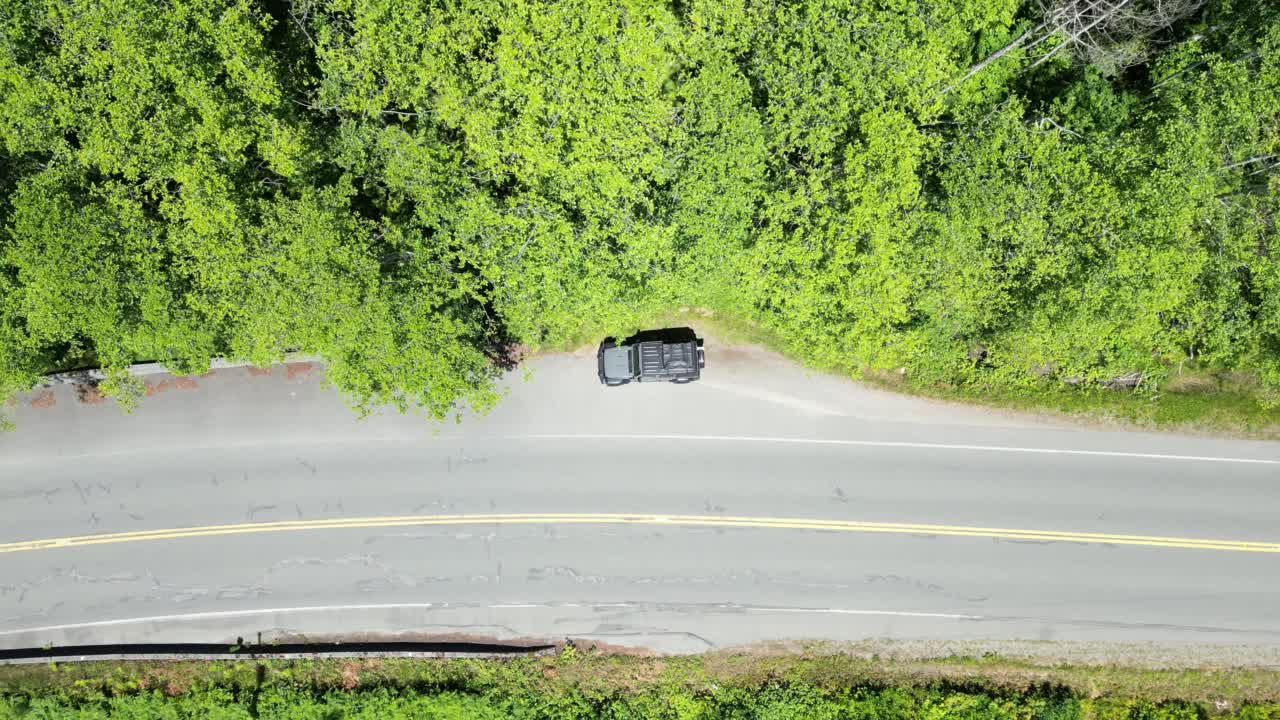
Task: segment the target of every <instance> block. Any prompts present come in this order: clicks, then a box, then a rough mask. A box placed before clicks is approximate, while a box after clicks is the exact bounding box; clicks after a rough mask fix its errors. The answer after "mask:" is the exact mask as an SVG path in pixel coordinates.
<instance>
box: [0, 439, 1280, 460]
mask: <svg viewBox="0 0 1280 720" xmlns="http://www.w3.org/2000/svg"><path fill="white" fill-rule="evenodd" d="M486 440H693V441H717V442H758V443H775V444H790V445H806V444H808V445H843V446H849V447H886V448H911V449H925V450H967V451H972V452H1006V453H1029V454H1040V455H1081V456H1094V457H1118V458H1138V459H1146V460H1191V461H1199V462H1217V463H1244V464H1253V465H1280V460H1268V459H1264V458H1244V457H1221V456H1215V455H1173V454H1163V453H1139V452H1126V451H1122V450H1073V449H1059V448H1034V447H1014V446H1007V445H964V444H950V443H927V442H907V441H894V440H835V439H825V438H788V437H769V436H755V435H667V434H634V435H633V434H626V433H586V434H573V433H533V434H518V435H510V434H493V435H489V434H476V435H456V434H455V435H445V434H442V433H434V432H424V433H423V434H422V435H420V436H418V435H409V436H394V437H393V436H385V435H383V436H375V437H369V438H363V439H360V440H349V439H345V438H341V437H330V438H316V439H312V440H308V441H306V442H298V443H289V442H285V443H272V442H264V441H254V442H238V443H223V444H216V445H191V446H187V447H183V448H180V449H179V450H171V451H167V452H170V453H173V454H177V453H188V454H189V453H191V452H197V451H198V452H205V451H210V450H264V449H279V448H283V447H292V448H299V447H305V448H321V449H332V448H334V447H352V448H363V449H368V448H370V447H375V446H376V447H386V448H392V449H396V448H402V449H420V448H422V447H424V446H426V445H427V444H430V443H434V442H438V441H448V442H459V441H486ZM153 452H156V448H138V449H133V450H111V451H107V452H96V453H53V454H48V455H44V456H40V457H35V456H32V457H26V458H17V459H14V458H11V457H0V467H5V466H10V467H12V466H16V465H37V464H40V463H49V462H56V461H64V460H83V459H86V458H111V457H129V456H133V455H144V454H147V453H153Z"/></svg>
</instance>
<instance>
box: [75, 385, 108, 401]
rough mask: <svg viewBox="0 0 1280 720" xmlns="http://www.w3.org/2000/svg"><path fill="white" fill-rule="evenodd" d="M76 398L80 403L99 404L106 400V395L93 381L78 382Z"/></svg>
mask: <svg viewBox="0 0 1280 720" xmlns="http://www.w3.org/2000/svg"><path fill="white" fill-rule="evenodd" d="M76 400H79V401H80V403H81V404H82V405H101V404H102V403H104V402H106V400H107V396H106V395H103V394H102V390H100V389H98V386H97V385H96V384H94V383H80V384H78V385H76Z"/></svg>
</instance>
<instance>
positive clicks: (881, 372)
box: [862, 367, 907, 388]
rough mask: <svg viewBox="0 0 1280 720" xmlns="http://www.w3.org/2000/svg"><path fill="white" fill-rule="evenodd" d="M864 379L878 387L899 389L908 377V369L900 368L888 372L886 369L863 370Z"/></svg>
mask: <svg viewBox="0 0 1280 720" xmlns="http://www.w3.org/2000/svg"><path fill="white" fill-rule="evenodd" d="M862 377H863V378H864V379H866V380H869V381H871V382H873V383H876V384H877V385H881V386H883V387H888V388H897V387H901V386H902V381H903V380H905V379H906V377H907V369H906V368H898V369H896V370H888V369H885V368H870V367H868V368H863V369H862Z"/></svg>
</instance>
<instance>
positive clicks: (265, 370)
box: [245, 365, 272, 377]
mask: <svg viewBox="0 0 1280 720" xmlns="http://www.w3.org/2000/svg"><path fill="white" fill-rule="evenodd" d="M245 370H246V371H247V372H248V373H249V375H250V376H252V377H262V376H263V375H270V374H271V370H272V368H269V367H254V366H253V365H249V366H248V367H246V368H245Z"/></svg>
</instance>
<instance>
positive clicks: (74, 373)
mask: <svg viewBox="0 0 1280 720" xmlns="http://www.w3.org/2000/svg"><path fill="white" fill-rule="evenodd" d="M297 362H322V360H321V358H320V356H318V355H304V354H302V353H286V354H285V356H284V358H283V359H281V360H279V361H277V362H273V363H271V364H272V365H288V364H289V363H297ZM241 367H261V366H260V365H255V364H254V363H251V362H247V361H243V360H225V359H223V358H213V360H211V361H210V362H209V370H227V369H230V368H241ZM128 370H129V374H130V375H133V376H135V377H145V376H148V375H164V374H169V375H183V374H184V373H178V372H174V371H173V370H171V369H169V367H168V366H166V365H165V364H164V363H158V362H144V363H135V364H133V365H130V366H129V368H128ZM106 377H107V374H106V373H104V372H103V371H102V370H101V369H100V368H85V369H84V370H68V371H66V372H60V373H52V374H50V375H45V376H44V377H43V378H42V379H41V380H40V383H39V385H38V387H52V386H54V385H68V384H72V385H96V384H98V383H100V382H102V381H103V380H105V379H106Z"/></svg>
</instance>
